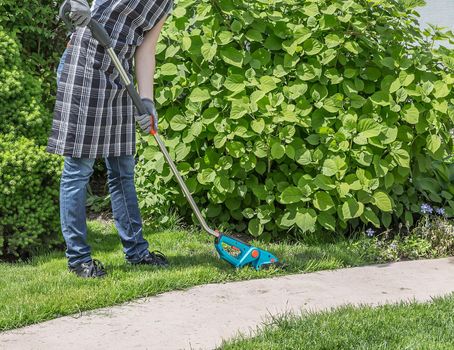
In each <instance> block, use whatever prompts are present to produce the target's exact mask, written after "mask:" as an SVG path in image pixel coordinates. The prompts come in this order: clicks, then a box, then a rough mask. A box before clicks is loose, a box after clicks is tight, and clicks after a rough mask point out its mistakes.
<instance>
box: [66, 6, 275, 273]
mask: <svg viewBox="0 0 454 350" xmlns="http://www.w3.org/2000/svg"><path fill="white" fill-rule="evenodd" d="M70 10H71V8H70V6H69V3H67V2H65V3H64V4H63V5H62V7H61V8H60V18H61V19H62V20H63V21H64V22H65V23H66V25H67V26H68V28H70V30H71V31H72V30H74V27H73V25H72V24H71V21H70V19H69V17H68V13H69V12H70ZM88 28H89V29H90V31H91V33H92V35H93V37H94V38H95V39H96V40H97V41H98V42H99V43H100V44H101V45H102V46H103V47H104V49H105V50H106V52H107V54H108V55H109V56H110V58H111V59H112V62H113V64H114V65H115V68H116V69H117V70H118V72H119V73H120V77H121V80H122V82H123V83H124V84H125V86H126V89H127V91H128V94H129V95H130V97H131V98H132V100H133V102H134V105H135V106H136V108H137V110H138V112H139V113H140V114H141V115H144V114H147V109H146V107H145V105H144V104H143V102H142V100H141V98H140V96H139V93H138V92H137V90H136V88H135V85H134V82H133V81H131V79H130V78H129V76H128V74H127V73H126V71H125V69H124V68H123V66H122V64H121V62H120V60H119V58H118V56H117V54H116V53H115V51H114V49H113V47H112V43H111V39H110V37H109V34H108V33H107V31H106V30H105V28H104V27H103V26H102V25H101V24H99V23H98V22H97V21H96V20H94V19H93V18H92V19H91V20H90V22H89V24H88ZM150 117H151V118H154V116H150ZM151 124H152V125H154V123H153V120H152V123H151ZM151 135H153V137H154V139H155V140H156V143H157V144H158V146H159V148H160V150H161V152H162V153H163V155H164V158H165V160H166V161H167V163H168V164H169V166H170V169H171V170H172V173H173V174H174V175H175V178H176V179H177V182H178V184H179V185H180V188H181V190H182V192H183V194H184V196H185V197H186V199H187V200H188V202H189V204H190V206H191V208H192V210H193V211H194V214H195V216H196V217H197V219H198V221H199V222H200V224H201V226H202V228H203V229H204V230H205V231H206V232H207V233H208V234H210V235H212V236H214V238H215V240H214V243H215V248H216V250H217V252H218V253H219V256H220V258H221V259H223V260H225V261H227V262H228V263H230V264H231V265H232V266H234V267H236V268H241V267H244V266H248V265H249V266H252V267H254V268H255V269H256V270H259V269H261V268H267V267H270V266H282V264H281V263H280V261H279V259H278V258H276V257H275V256H274V255H273V254H271V253H269V252H267V251H265V250H262V249H260V248H257V247H254V246H252V245H250V244H247V243H245V242H242V241H240V240H239V239H236V238H234V237H231V236H228V235H226V234H223V233H221V232H219V231H217V230H213V229H211V228H210V227H209V226H208V224H207V223H206V221H205V218H204V217H203V216H202V213H201V212H200V210H199V207H198V206H197V204H196V202H195V201H194V199H193V197H192V195H191V193H190V191H189V189H188V187H187V186H186V184H185V182H184V180H183V178H182V177H181V175H180V173H179V171H178V169H177V167H176V165H175V163H174V161H173V160H172V158H171V156H170V154H169V152H168V151H167V149H166V147H165V145H164V142H163V141H162V139H161V138H160V136H159V134H158V130H155V129H154V127H152V129H151Z"/></svg>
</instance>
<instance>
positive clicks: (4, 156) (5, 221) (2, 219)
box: [0, 135, 62, 259]
mask: <svg viewBox="0 0 454 350" xmlns="http://www.w3.org/2000/svg"><path fill="white" fill-rule="evenodd" d="M61 169H62V162H61V159H60V158H58V157H54V156H52V155H50V154H49V153H47V152H46V151H45V149H44V147H42V146H41V147H38V146H36V145H35V144H34V142H33V141H31V140H28V139H26V138H25V137H19V138H16V137H15V136H13V135H0V183H1V184H2V185H1V187H0V259H14V258H17V257H19V256H21V257H24V256H27V255H28V254H30V253H31V252H32V251H34V250H36V249H39V248H50V247H52V246H53V245H54V244H56V243H58V242H61V237H60V236H59V235H58V232H60V221H59V211H58V197H59V175H60V173H61Z"/></svg>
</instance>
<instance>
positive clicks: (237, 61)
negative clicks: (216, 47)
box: [221, 46, 244, 68]
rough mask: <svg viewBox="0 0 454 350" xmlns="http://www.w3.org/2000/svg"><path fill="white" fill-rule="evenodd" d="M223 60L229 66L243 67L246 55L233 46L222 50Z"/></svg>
mask: <svg viewBox="0 0 454 350" xmlns="http://www.w3.org/2000/svg"><path fill="white" fill-rule="evenodd" d="M221 58H222V59H223V60H224V62H225V63H227V64H230V65H232V66H236V67H239V68H241V67H243V60H244V54H243V53H242V52H241V51H239V50H237V49H235V48H233V47H231V46H229V47H227V48H225V49H222V50H221Z"/></svg>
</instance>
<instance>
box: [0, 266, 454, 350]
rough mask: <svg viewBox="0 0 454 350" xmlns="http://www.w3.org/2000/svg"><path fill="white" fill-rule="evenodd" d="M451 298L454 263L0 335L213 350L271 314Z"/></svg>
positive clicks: (25, 345)
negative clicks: (352, 305) (449, 294)
mask: <svg viewBox="0 0 454 350" xmlns="http://www.w3.org/2000/svg"><path fill="white" fill-rule="evenodd" d="M451 292H454V258H447V259H438V260H423V261H410V262H400V263H393V264H386V265H375V266H367V267H357V268H351V269H343V270H337V271H322V272H316V273H311V274H302V275H292V276H286V277H279V278H273V279H262V280H253V281H246V282H235V283H227V284H221V285H219V284H217V285H204V286H200V287H195V288H191V289H189V290H187V291H179V292H171V293H166V294H162V295H159V296H156V297H152V298H146V299H141V300H138V301H136V302H133V303H128V304H125V305H120V306H116V307H112V308H105V309H100V310H96V311H93V312H89V313H84V315H83V316H81V317H62V318H59V319H56V320H52V321H48V322H44V323H41V324H36V325H32V326H29V327H25V328H22V329H17V330H14V331H9V332H4V333H0V349H8V350H14V349H21V350H22V349H34V350H38V349H46V350H49V349H66V350H69V349H103V350H104V349H109V350H113V349H153V350H161V349H162V350H171V349H214V348H215V347H216V346H218V345H220V343H221V341H222V339H229V338H231V337H233V336H235V334H237V332H243V333H245V334H249V332H250V331H251V330H254V329H255V327H256V326H257V325H260V324H261V323H262V322H263V321H266V319H267V318H268V317H269V316H270V315H278V314H282V313H284V312H289V311H290V312H294V313H299V312H300V311H301V310H313V311H316V310H322V309H329V308H332V307H336V306H340V305H345V304H356V305H357V304H369V305H379V304H383V303H394V302H397V301H401V300H418V301H427V300H430V299H431V297H434V296H441V295H446V294H448V293H451ZM56 297H58V296H56Z"/></svg>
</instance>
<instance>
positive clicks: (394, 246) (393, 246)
mask: <svg viewBox="0 0 454 350" xmlns="http://www.w3.org/2000/svg"><path fill="white" fill-rule="evenodd" d="M389 247H390V248H391V249H396V248H397V245H396V243H391V244H390V245H389Z"/></svg>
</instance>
